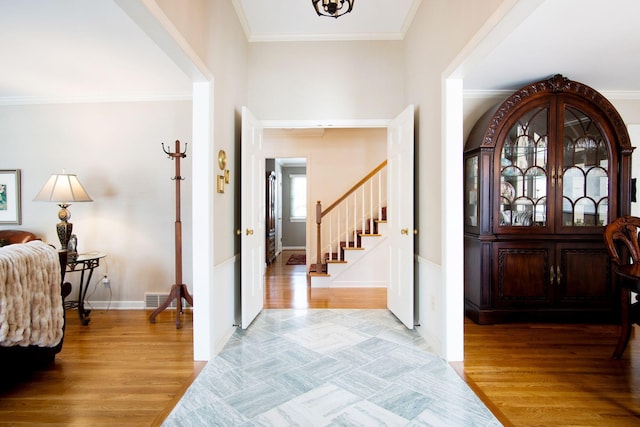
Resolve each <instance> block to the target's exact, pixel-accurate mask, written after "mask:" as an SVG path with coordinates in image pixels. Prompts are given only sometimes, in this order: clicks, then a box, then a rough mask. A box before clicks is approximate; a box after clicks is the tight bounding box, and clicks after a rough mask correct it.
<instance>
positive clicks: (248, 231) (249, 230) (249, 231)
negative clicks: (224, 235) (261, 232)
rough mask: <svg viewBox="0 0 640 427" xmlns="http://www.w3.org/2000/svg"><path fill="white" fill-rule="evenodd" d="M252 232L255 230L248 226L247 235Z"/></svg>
mask: <svg viewBox="0 0 640 427" xmlns="http://www.w3.org/2000/svg"><path fill="white" fill-rule="evenodd" d="M250 234H253V230H251V229H249V228H247V236H248V235H250Z"/></svg>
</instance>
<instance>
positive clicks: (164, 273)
mask: <svg viewBox="0 0 640 427" xmlns="http://www.w3.org/2000/svg"><path fill="white" fill-rule="evenodd" d="M176 139H179V140H181V141H183V142H188V141H190V139H191V102H189V101H180V102H129V103H93V104H47V105H31V106H27V105H25V106H13V107H11V106H5V107H0V141H2V156H0V169H21V171H22V215H23V216H22V225H21V226H13V225H6V226H2V228H22V229H26V230H30V231H33V232H34V233H36V234H37V235H38V236H40V237H41V238H42V239H43V240H45V241H46V242H49V243H51V244H53V245H55V246H56V247H59V246H60V243H59V241H58V238H57V235H56V232H55V224H56V223H57V222H58V218H57V212H58V207H57V206H56V205H55V204H53V203H44V202H34V201H33V198H34V197H35V195H36V193H37V192H38V191H39V190H40V188H41V187H42V185H44V183H45V181H46V180H47V179H48V178H49V176H50V175H51V174H52V173H60V172H61V171H62V169H65V170H66V172H67V173H75V174H77V175H78V178H79V179H80V180H81V182H82V183H83V185H84V186H85V188H86V190H87V192H88V193H89V195H90V196H91V197H92V198H93V200H94V201H93V202H91V203H75V204H73V205H71V207H70V208H69V210H70V212H71V222H72V223H73V225H74V233H75V234H77V236H78V249H79V251H80V252H90V251H100V252H103V253H105V254H106V255H107V257H106V258H105V260H104V262H103V263H102V265H101V266H100V268H99V269H98V270H96V272H95V275H94V278H93V279H94V282H96V281H98V280H99V279H100V278H101V277H102V275H103V274H105V273H107V268H108V274H109V277H110V278H111V289H112V292H113V295H112V296H111V299H112V307H113V308H118V307H122V308H131V307H140V306H141V302H142V300H143V298H144V292H169V290H170V287H171V285H172V284H173V283H174V282H175V276H174V232H173V230H174V222H175V204H174V203H175V197H174V194H175V186H174V182H173V181H172V180H171V178H172V177H173V176H175V169H174V168H175V165H174V163H173V162H172V161H171V160H169V159H168V158H167V156H166V155H165V154H164V153H163V151H162V146H161V143H164V144H165V147H167V146H168V147H167V148H169V149H171V150H172V151H173V150H174V148H173V147H174V141H175V140H176ZM188 153H190V152H188ZM182 175H183V176H185V178H186V179H185V181H183V182H184V185H183V186H182V203H183V204H184V206H185V209H184V210H183V214H184V215H183V233H184V237H183V238H184V254H183V255H184V263H185V266H187V268H186V269H185V271H184V280H185V283H187V284H188V286H189V287H191V273H192V270H191V268H189V266H190V265H191V222H190V220H189V219H190V208H189V206H190V205H191V191H190V177H191V157H190V155H188V156H187V158H185V159H183V160H182ZM67 279H70V280H71V282H72V283H76V284H77V280H78V279H79V278H78V277H77V276H76V275H75V274H70V275H69V276H68V277H67ZM93 289H94V284H93V283H92V284H91V290H90V292H89V293H90V294H91V296H90V301H93V302H94V303H95V304H96V306H97V307H100V306H106V304H107V303H108V301H109V298H110V296H109V294H108V292H106V291H105V290H104V289H103V287H102V286H101V285H98V286H97V290H96V292H95V293H94V292H93ZM76 291H77V285H76V287H74V292H76Z"/></svg>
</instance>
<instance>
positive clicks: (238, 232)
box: [236, 228, 242, 236]
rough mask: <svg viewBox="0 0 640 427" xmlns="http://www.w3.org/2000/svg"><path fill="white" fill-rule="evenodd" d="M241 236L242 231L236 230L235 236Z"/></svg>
mask: <svg viewBox="0 0 640 427" xmlns="http://www.w3.org/2000/svg"><path fill="white" fill-rule="evenodd" d="M241 234H242V230H240V229H239V228H238V229H237V230H236V236H239V235H241Z"/></svg>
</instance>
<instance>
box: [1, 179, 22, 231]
mask: <svg viewBox="0 0 640 427" xmlns="http://www.w3.org/2000/svg"><path fill="white" fill-rule="evenodd" d="M21 214H22V212H21V211H20V169H9V170H0V224H21V223H22V222H21V221H22V215H21Z"/></svg>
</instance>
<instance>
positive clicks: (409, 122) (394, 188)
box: [387, 105, 415, 329]
mask: <svg viewBox="0 0 640 427" xmlns="http://www.w3.org/2000/svg"><path fill="white" fill-rule="evenodd" d="M413 111H414V108H413V105H410V106H409V107H407V108H406V109H405V110H404V111H403V112H402V113H401V114H400V115H399V116H398V117H396V118H395V119H393V120H392V121H391V122H390V123H389V127H388V130H387V144H388V145H387V150H388V152H387V162H388V163H387V168H388V175H387V180H388V183H387V185H388V188H387V224H388V227H387V229H388V230H389V280H388V285H387V307H388V308H389V310H390V311H391V312H392V313H393V314H394V315H395V316H396V317H397V318H398V319H400V321H401V322H402V323H404V325H405V326H406V327H407V328H409V329H413V325H414V320H415V311H414V302H413V300H414V271H413V257H414V255H413V252H414V250H413V238H414V228H413V201H414V195H413V169H414V168H413V166H414V165H413V148H414V137H413V135H414V130H413V126H414V125H413V117H414V112H413Z"/></svg>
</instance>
